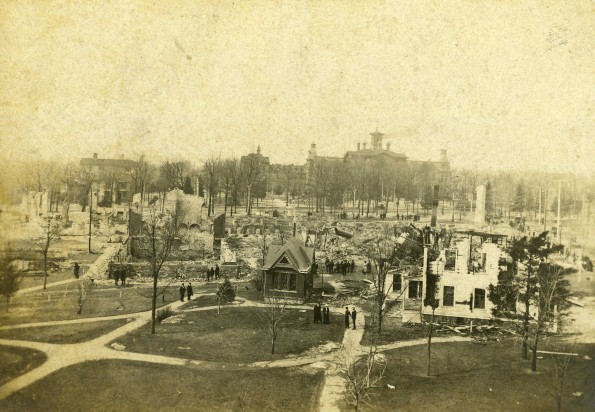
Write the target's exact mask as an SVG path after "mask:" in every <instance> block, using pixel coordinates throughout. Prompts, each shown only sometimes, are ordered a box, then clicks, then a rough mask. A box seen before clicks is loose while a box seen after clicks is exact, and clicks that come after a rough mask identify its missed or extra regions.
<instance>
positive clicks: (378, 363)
mask: <svg viewBox="0 0 595 412" xmlns="http://www.w3.org/2000/svg"><path fill="white" fill-rule="evenodd" d="M341 362H342V367H343V374H344V376H345V378H346V380H347V396H348V398H349V400H350V401H351V402H352V403H353V407H354V409H355V410H356V411H358V410H359V408H360V405H361V404H369V401H370V389H372V388H375V387H377V385H378V382H380V380H382V378H383V377H384V374H385V372H386V365H387V362H386V357H385V356H384V355H382V354H380V353H378V346H377V345H376V344H372V345H370V346H368V350H367V352H366V353H365V354H364V355H363V356H361V355H359V354H357V353H356V352H355V350H351V351H346V352H345V356H344V357H343V359H341Z"/></svg>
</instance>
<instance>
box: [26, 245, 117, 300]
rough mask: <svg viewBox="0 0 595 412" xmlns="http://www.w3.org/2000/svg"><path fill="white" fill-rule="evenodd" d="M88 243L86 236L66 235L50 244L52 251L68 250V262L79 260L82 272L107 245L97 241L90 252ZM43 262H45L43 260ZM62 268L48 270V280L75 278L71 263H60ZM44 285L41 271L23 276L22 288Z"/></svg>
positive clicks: (49, 281) (50, 281)
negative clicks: (90, 252)
mask: <svg viewBox="0 0 595 412" xmlns="http://www.w3.org/2000/svg"><path fill="white" fill-rule="evenodd" d="M87 248H88V243H87V240H86V238H83V237H80V238H74V237H64V238H62V239H58V240H55V241H53V242H52V243H51V245H50V252H52V251H57V250H60V251H63V250H67V251H68V260H67V261H68V262H78V263H79V265H81V268H82V269H83V270H82V271H81V274H83V272H84V271H86V270H87V268H88V267H89V265H91V264H92V263H94V262H95V260H97V258H98V257H99V256H100V255H101V253H102V252H103V250H104V249H105V246H104V244H103V242H97V244H96V245H95V246H94V248H93V253H92V254H89V253H88V249H87ZM42 263H43V262H42ZM60 266H61V268H60V269H59V270H56V271H48V278H47V282H48V283H52V282H57V281H60V280H65V279H72V278H74V271H73V268H72V266H71V265H65V263H64V262H61V263H60ZM42 285H43V272H40V273H36V274H33V273H30V274H27V275H26V276H23V280H22V282H21V285H20V288H21V289H25V288H29V287H32V286H42Z"/></svg>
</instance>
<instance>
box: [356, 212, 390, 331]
mask: <svg viewBox="0 0 595 412" xmlns="http://www.w3.org/2000/svg"><path fill="white" fill-rule="evenodd" d="M360 246H361V248H362V251H363V253H364V255H366V256H367V257H368V259H370V260H371V261H373V262H374V266H375V268H376V276H375V278H374V305H373V306H374V310H375V311H376V316H377V326H378V335H380V334H381V333H382V320H383V319H384V309H385V308H384V307H385V303H386V299H387V298H388V295H389V293H390V290H391V289H392V278H391V277H390V276H389V270H390V269H391V267H392V266H393V263H394V262H393V260H395V254H394V251H395V241H394V240H393V239H392V233H391V228H390V227H389V226H388V224H387V225H384V226H383V227H382V228H381V229H380V230H379V232H378V234H377V235H376V236H375V237H374V238H368V239H363V240H362V241H361V242H360ZM397 264H398V262H397Z"/></svg>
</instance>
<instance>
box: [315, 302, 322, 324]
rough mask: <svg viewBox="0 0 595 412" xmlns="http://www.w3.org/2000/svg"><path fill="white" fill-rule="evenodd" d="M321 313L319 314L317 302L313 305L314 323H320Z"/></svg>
mask: <svg viewBox="0 0 595 412" xmlns="http://www.w3.org/2000/svg"><path fill="white" fill-rule="evenodd" d="M320 320H321V315H320V305H319V304H318V302H317V303H316V305H314V323H320Z"/></svg>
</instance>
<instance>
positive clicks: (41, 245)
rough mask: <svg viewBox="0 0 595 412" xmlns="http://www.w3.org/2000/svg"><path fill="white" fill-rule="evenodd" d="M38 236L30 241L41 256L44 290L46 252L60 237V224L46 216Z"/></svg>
mask: <svg viewBox="0 0 595 412" xmlns="http://www.w3.org/2000/svg"><path fill="white" fill-rule="evenodd" d="M39 229H40V232H39V233H38V236H36V237H34V238H33V239H32V243H33V245H34V247H35V248H36V249H37V250H39V251H40V252H41V253H42V254H43V289H44V290H45V289H46V285H47V278H48V252H49V250H50V246H51V244H52V242H53V241H54V240H56V239H58V238H59V237H60V234H61V232H62V223H61V222H59V221H57V220H56V219H55V218H54V216H53V215H51V214H50V215H47V216H45V217H44V218H43V221H42V222H40V225H39Z"/></svg>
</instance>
